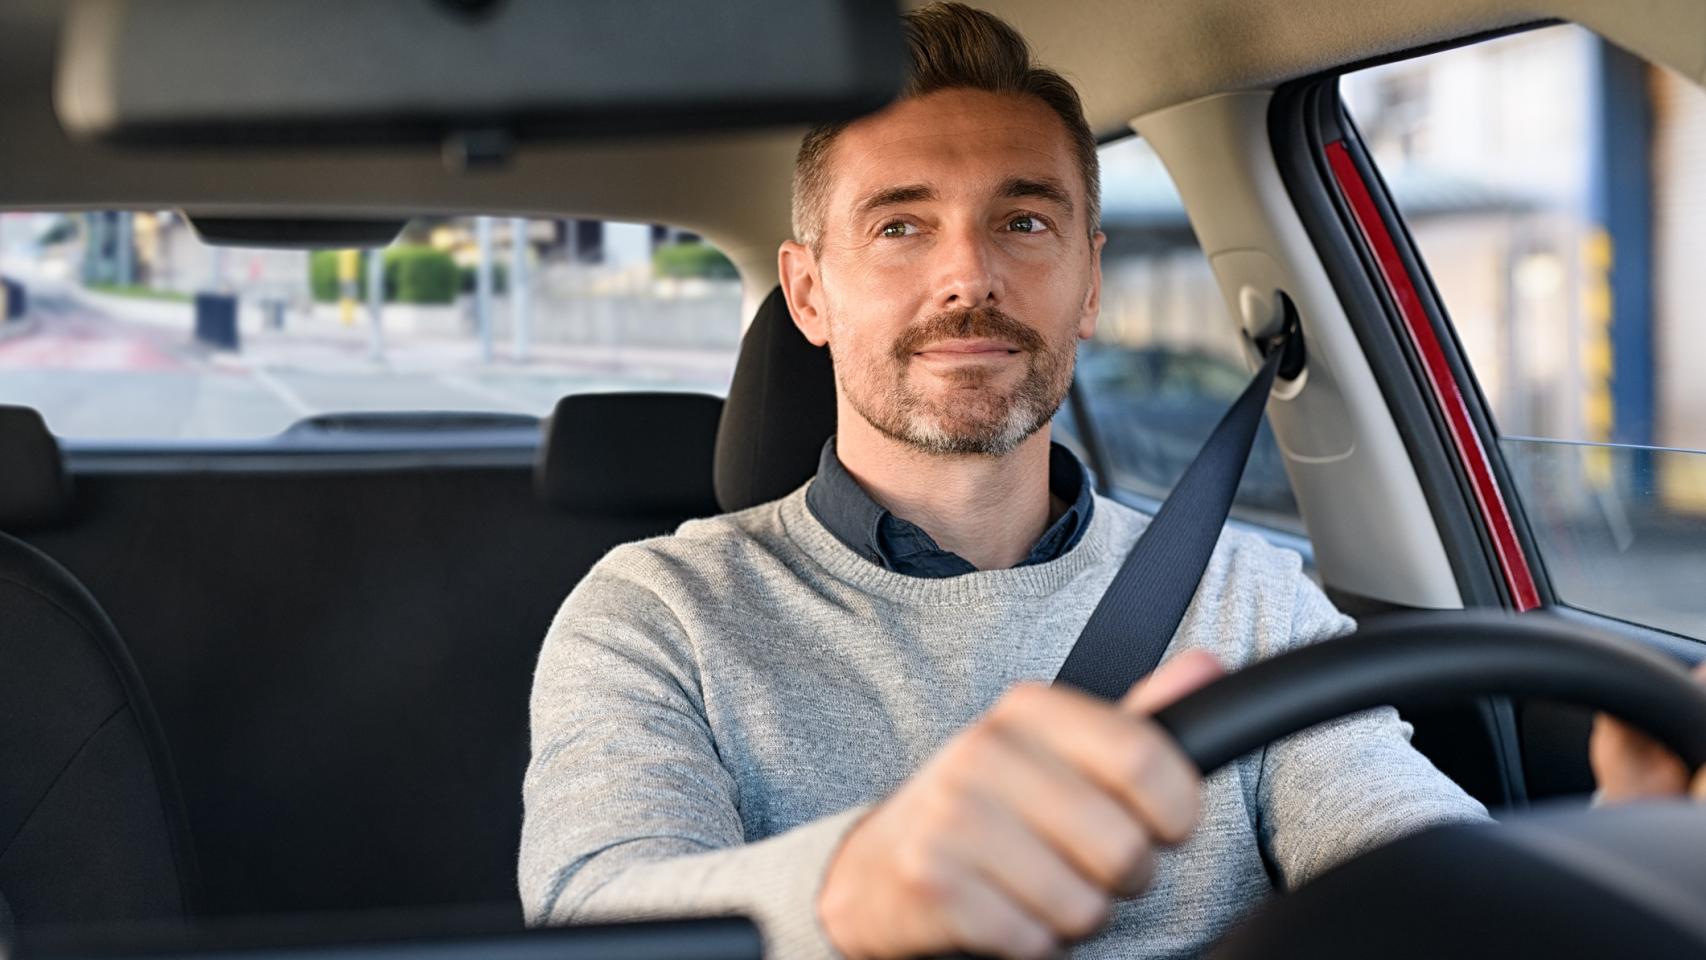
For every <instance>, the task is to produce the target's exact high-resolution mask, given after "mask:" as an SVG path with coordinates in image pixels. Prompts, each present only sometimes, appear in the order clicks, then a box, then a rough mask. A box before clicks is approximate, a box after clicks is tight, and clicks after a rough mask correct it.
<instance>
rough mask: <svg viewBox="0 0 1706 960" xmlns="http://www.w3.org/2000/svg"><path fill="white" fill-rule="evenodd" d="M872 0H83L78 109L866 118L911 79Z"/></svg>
mask: <svg viewBox="0 0 1706 960" xmlns="http://www.w3.org/2000/svg"><path fill="white" fill-rule="evenodd" d="M902 70H903V47H902V39H901V31H900V21H899V12H898V6H897V4H896V3H895V2H892V0H889V2H872V0H741V2H738V3H711V2H704V3H701V2H683V0H491V2H481V0H359V2H354V3H352V2H349V0H243V2H241V3H232V2H230V0H73V2H72V3H70V4H69V5H68V9H67V13H66V19H65V22H64V27H63V31H62V35H61V45H60V51H59V62H58V65H57V75H56V78H55V91H54V95H55V101H56V103H55V105H56V109H57V111H58V114H59V117H60V121H61V123H63V124H64V126H65V127H66V129H67V130H68V131H70V132H71V133H72V134H73V135H76V136H81V137H87V138H97V139H101V140H106V141H114V142H123V143H140V144H159V145H166V146H184V145H193V144H208V143H211V144H281V143H305V144H331V145H340V144H363V143H398V142H434V141H440V142H444V143H447V144H449V145H451V146H452V147H453V148H454V149H457V150H461V151H465V152H466V153H467V154H468V155H469V156H470V157H471V158H475V159H478V158H479V157H481V156H485V155H501V154H503V153H504V152H505V151H506V150H507V147H508V146H509V145H510V144H511V143H513V142H514V141H517V140H528V139H536V138H579V137H595V136H613V135H616V136H621V135H635V134H653V133H685V132H701V131H707V130H716V129H727V128H733V127H749V126H764V125H779V124H797V123H810V122H822V121H828V120H837V119H844V118H849V117H853V116H857V115H858V114H860V113H864V112H867V111H870V110H873V109H876V108H878V107H880V106H882V105H883V104H885V103H887V102H888V101H889V100H890V99H892V98H893V96H894V95H895V93H896V92H897V91H898V89H899V87H900V83H901V78H902Z"/></svg>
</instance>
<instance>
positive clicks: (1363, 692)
mask: <svg viewBox="0 0 1706 960" xmlns="http://www.w3.org/2000/svg"><path fill="white" fill-rule="evenodd" d="M1494 694H1503V695H1507V696H1513V697H1534V698H1540V699H1545V700H1556V701H1559V702H1562V703H1570V704H1575V705H1577V706H1582V707H1591V708H1593V709H1596V710H1603V711H1605V712H1606V713H1609V714H1612V715H1613V716H1616V717H1619V718H1620V719H1622V720H1624V721H1625V722H1627V723H1629V724H1630V725H1632V726H1635V727H1637V728H1639V729H1641V730H1644V731H1646V732H1647V733H1648V734H1649V735H1650V736H1652V737H1654V738H1655V739H1657V740H1659V741H1660V742H1661V743H1663V744H1665V745H1666V746H1668V747H1670V748H1671V749H1672V750H1674V751H1675V752H1676V753H1677V755H1678V756H1680V757H1682V759H1683V761H1684V762H1686V763H1687V764H1688V768H1689V770H1690V771H1694V770H1698V769H1700V767H1701V766H1702V765H1706V687H1702V686H1701V685H1700V684H1697V683H1695V682H1694V681H1693V679H1692V678H1690V677H1689V675H1688V672H1687V671H1686V670H1684V669H1682V667H1681V666H1680V665H1679V664H1677V663H1676V662H1675V661H1674V660H1670V659H1668V658H1666V657H1664V656H1662V655H1660V654H1657V653H1654V652H1652V651H1650V650H1647V649H1646V648H1644V647H1640V646H1636V645H1635V644H1633V643H1630V642H1629V641H1626V640H1623V639H1621V638H1617V637H1612V636H1609V635H1606V634H1603V633H1601V632H1599V631H1596V630H1592V629H1590V628H1588V627H1586V626H1582V625H1580V624H1576V623H1573V622H1570V621H1567V620H1563V619H1561V618H1559V617H1557V616H1554V615H1551V614H1546V613H1529V614H1523V615H1520V616H1519V615H1513V614H1507V613H1495V612H1488V611H1470V612H1462V613H1456V612H1454V613H1428V614H1406V615H1402V616H1392V617H1385V618H1382V619H1380V620H1376V621H1374V622H1373V623H1371V624H1370V625H1369V626H1368V627H1366V628H1364V629H1362V630H1360V631H1358V632H1357V633H1355V634H1352V635H1351V636H1348V637H1342V638H1339V639H1336V640H1329V641H1326V642H1323V643H1317V644H1312V645H1310V646H1307V647H1302V648H1300V649H1297V650H1293V651H1290V652H1288V653H1285V654H1282V655H1280V656H1277V657H1273V658H1272V659H1269V660H1263V661H1261V662H1260V663H1256V664H1254V665H1252V666H1250V667H1248V668H1246V669H1244V670H1240V671H1238V672H1237V673H1233V674H1229V675H1228V676H1225V677H1222V678H1221V679H1219V680H1216V681H1215V682H1213V683H1211V684H1209V685H1208V686H1205V687H1203V688H1202V689H1200V690H1197V691H1196V692H1194V693H1192V694H1190V695H1188V696H1186V697H1183V698H1181V699H1180V700H1179V701H1178V702H1176V703H1174V704H1173V705H1172V706H1170V707H1167V708H1166V709H1163V710H1161V711H1159V712H1158V713H1156V714H1155V717H1154V719H1155V721H1156V722H1157V723H1159V724H1160V725H1161V726H1162V727H1164V728H1166V729H1167V731H1168V732H1170V733H1172V735H1173V738H1174V739H1175V740H1177V741H1178V742H1179V746H1180V747H1181V748H1183V750H1184V753H1185V755H1186V756H1187V757H1189V758H1190V759H1191V761H1192V762H1194V763H1195V764H1196V766H1197V769H1199V770H1201V771H1202V773H1203V775H1204V776H1207V775H1208V774H1211V773H1213V772H1214V771H1216V770H1218V769H1220V768H1221V767H1222V766H1224V765H1226V764H1227V763H1230V762H1231V761H1233V760H1236V759H1237V758H1238V757H1240V756H1243V755H1244V754H1246V753H1249V752H1250V751H1251V750H1255V749H1257V748H1259V747H1262V746H1264V745H1266V744H1268V743H1271V742H1272V741H1274V740H1278V739H1279V738H1281V737H1284V736H1287V735H1290V734H1293V733H1297V732H1298V731H1300V730H1304V729H1306V728H1308V727H1312V726H1314V725H1316V724H1318V723H1324V722H1326V721H1328V720H1334V719H1337V718H1339V717H1342V716H1345V715H1346V714H1350V713H1355V712H1357V711H1359V710H1368V709H1372V708H1374V707H1378V706H1382V705H1384V704H1389V703H1394V702H1397V701H1404V702H1408V703H1422V702H1427V701H1439V700H1461V699H1466V698H1470V697H1478V696H1488V695H1494Z"/></svg>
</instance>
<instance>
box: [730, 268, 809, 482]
mask: <svg viewBox="0 0 1706 960" xmlns="http://www.w3.org/2000/svg"><path fill="white" fill-rule="evenodd" d="M834 432H835V367H834V366H833V364H831V362H830V359H829V351H828V350H826V349H824V348H822V347H816V346H813V345H812V343H811V341H809V340H807V339H806V338H805V335H804V334H802V333H800V330H799V328H798V327H796V326H794V320H793V318H792V317H791V316H789V314H788V302H787V301H786V300H785V299H783V297H782V288H781V287H777V288H776V289H775V290H773V291H771V293H770V296H768V297H766V298H765V299H764V304H763V306H761V307H759V308H758V313H757V315H756V316H754V317H753V320H752V326H751V327H749V328H748V329H747V331H746V336H745V338H743V339H742V340H741V344H740V359H739V360H737V361H736V363H735V376H734V382H733V383H732V384H730V385H729V399H728V401H727V402H726V403H725V404H724V405H723V422H722V426H721V427H720V428H719V429H718V431H717V470H716V482H717V502H718V503H720V504H722V507H723V509H724V510H744V509H746V508H747V507H751V506H756V505H758V504H760V503H766V502H768V501H771V500H775V499H776V498H778V497H781V496H785V495H786V494H788V493H790V492H792V491H793V490H794V489H795V488H797V487H799V486H800V484H802V483H805V482H806V481H807V480H809V479H811V477H812V475H813V474H815V473H817V461H818V455H819V454H820V453H822V451H823V444H824V441H825V440H828V439H829V437H830V435H831V434H833V433H834Z"/></svg>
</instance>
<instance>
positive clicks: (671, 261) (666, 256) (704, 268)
mask: <svg viewBox="0 0 1706 960" xmlns="http://www.w3.org/2000/svg"><path fill="white" fill-rule="evenodd" d="M652 272H653V273H655V274H657V275H658V276H660V277H707V278H711V279H729V280H734V279H738V278H739V277H740V274H739V273H738V272H737V271H736V270H735V265H734V264H733V263H730V262H729V258H728V257H725V256H723V254H722V252H721V251H719V250H718V249H717V248H716V247H713V246H710V245H709V244H704V243H672V244H669V245H667V246H662V247H658V248H657V249H656V250H653V251H652Z"/></svg>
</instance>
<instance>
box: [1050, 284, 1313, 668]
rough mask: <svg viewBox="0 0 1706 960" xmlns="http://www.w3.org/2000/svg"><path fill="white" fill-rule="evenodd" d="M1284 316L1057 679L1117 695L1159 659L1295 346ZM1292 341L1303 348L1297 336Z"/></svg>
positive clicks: (1291, 321) (1292, 327)
mask: <svg viewBox="0 0 1706 960" xmlns="http://www.w3.org/2000/svg"><path fill="white" fill-rule="evenodd" d="M1287 314H1288V316H1287V318H1286V327H1285V329H1284V330H1283V331H1282V332H1281V333H1280V334H1279V335H1278V336H1276V337H1274V338H1272V339H1271V340H1269V341H1267V344H1266V350H1267V359H1266V360H1265V361H1264V362H1263V363H1262V367H1261V369H1260V370H1258V371H1257V373H1256V377H1255V379H1254V380H1252V381H1250V385H1249V386H1248V387H1245V388H1244V392H1243V393H1242V394H1241V395H1239V397H1238V400H1237V401H1236V402H1235V403H1233V405H1232V409H1230V410H1228V411H1227V412H1226V415H1225V416H1223V417H1221V419H1220V423H1219V424H1217V425H1216V426H1215V428H1214V432H1213V433H1212V434H1210V435H1209V438H1208V442H1207V443H1205V444H1203V448H1202V450H1201V452H1199V453H1198V454H1197V458H1196V459H1195V460H1193V461H1191V465H1190V466H1189V467H1187V468H1186V469H1185V473H1184V475H1183V476H1182V477H1180V478H1179V482H1178V484H1177V485H1175V486H1174V487H1173V492H1172V493H1171V494H1170V495H1169V496H1168V497H1167V499H1166V500H1165V501H1163V502H1162V504H1161V507H1160V508H1159V509H1158V510H1156V511H1155V516H1154V518H1153V519H1151V520H1150V521H1149V526H1148V527H1147V528H1145V529H1144V531H1143V533H1142V534H1141V535H1139V536H1138V538H1137V543H1136V544H1135V545H1133V546H1132V548H1131V552H1130V553H1128V554H1126V558H1125V562H1124V563H1122V564H1121V565H1120V569H1119V572H1117V573H1115V574H1114V579H1113V582H1112V583H1110V584H1109V585H1108V589H1107V591H1106V592H1105V593H1103V594H1102V599H1101V601H1100V602H1098V603H1097V604H1096V609H1095V610H1094V611H1092V612H1091V614H1090V619H1089V621H1087V622H1086V623H1085V624H1084V630H1083V632H1082V633H1080V634H1079V635H1078V642H1077V643H1076V644H1074V645H1073V647H1072V651H1071V653H1069V654H1067V657H1066V662H1065V663H1064V664H1063V665H1062V666H1061V668H1060V673H1059V675H1058V676H1056V677H1055V683H1064V684H1069V685H1071V686H1074V687H1077V688H1078V689H1080V690H1083V691H1085V692H1087V693H1091V694H1094V695H1095V696H1098V697H1101V698H1103V699H1105V700H1117V699H1119V698H1120V697H1121V696H1123V695H1124V694H1125V692H1126V691H1127V690H1128V689H1130V688H1131V685H1132V684H1134V683H1136V682H1137V681H1138V680H1139V679H1141V678H1143V677H1145V676H1148V675H1149V673H1150V671H1152V670H1154V669H1155V667H1156V665H1157V664H1159V663H1160V662H1161V655H1162V654H1163V653H1165V652H1166V650H1167V645H1168V644H1169V643H1171V642H1172V640H1173V634H1174V633H1176V632H1177V631H1178V629H1179V623H1180V622H1181V621H1183V620H1184V618H1185V611H1186V610H1187V609H1189V607H1190V605H1191V598H1192V597H1194V596H1196V592H1197V585H1198V583H1199V582H1200V581H1201V580H1202V575H1203V571H1204V570H1205V569H1207V568H1208V561H1209V557H1210V556H1211V555H1213V553H1214V545H1215V543H1216V542H1217V541H1218V540H1219V539H1220V530H1221V527H1222V526H1224V525H1225V523H1226V515H1227V513H1228V512H1230V511H1231V509H1232V498H1233V496H1234V495H1235V494H1236V493H1237V492H1238V481H1239V479H1240V478H1241V477H1242V476H1243V475H1244V464H1245V462H1246V461H1248V460H1249V459H1250V448H1251V446H1252V445H1253V444H1254V442H1255V439H1256V429H1257V428H1258V427H1259V426H1261V423H1262V411H1263V410H1264V409H1265V408H1266V406H1267V400H1268V393H1269V391H1271V390H1272V389H1273V385H1274V378H1275V376H1276V374H1277V373H1278V371H1279V368H1280V365H1281V363H1282V362H1283V361H1284V360H1285V358H1286V356H1287V355H1288V354H1292V353H1293V350H1292V349H1290V348H1292V347H1293V344H1292V343H1291V342H1290V341H1292V340H1294V339H1296V338H1295V333H1296V329H1297V319H1296V314H1295V313H1292V312H1291V310H1290V308H1289V305H1288V309H1287ZM1295 347H1296V349H1299V350H1300V349H1301V347H1302V344H1301V342H1298V343H1296V344H1295Z"/></svg>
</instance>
